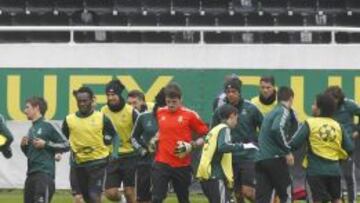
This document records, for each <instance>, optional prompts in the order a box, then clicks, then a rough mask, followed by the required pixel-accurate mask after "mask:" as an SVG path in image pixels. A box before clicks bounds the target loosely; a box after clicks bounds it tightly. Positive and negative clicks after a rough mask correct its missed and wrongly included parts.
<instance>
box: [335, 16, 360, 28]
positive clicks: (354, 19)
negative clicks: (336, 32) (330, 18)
mask: <svg viewBox="0 0 360 203" xmlns="http://www.w3.org/2000/svg"><path fill="white" fill-rule="evenodd" d="M335 25H336V26H356V27H359V26H360V14H357V13H353V14H352V15H348V14H347V13H343V14H339V15H336V17H335Z"/></svg>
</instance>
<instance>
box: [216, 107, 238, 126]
mask: <svg viewBox="0 0 360 203" xmlns="http://www.w3.org/2000/svg"><path fill="white" fill-rule="evenodd" d="M219 115H220V118H221V120H222V122H224V123H226V124H228V125H229V127H230V128H235V126H236V124H237V120H238V110H237V109H236V108H235V107H234V106H232V105H229V104H224V105H222V106H220V107H219Z"/></svg>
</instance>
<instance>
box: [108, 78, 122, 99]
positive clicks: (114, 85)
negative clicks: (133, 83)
mask: <svg viewBox="0 0 360 203" xmlns="http://www.w3.org/2000/svg"><path fill="white" fill-rule="evenodd" d="M124 89H125V86H124V85H123V84H122V83H121V82H120V80H118V79H114V80H111V81H110V82H109V83H108V84H107V85H106V87H105V92H106V93H110V92H111V93H115V94H117V95H118V96H119V97H121V93H122V91H123V90H124Z"/></svg>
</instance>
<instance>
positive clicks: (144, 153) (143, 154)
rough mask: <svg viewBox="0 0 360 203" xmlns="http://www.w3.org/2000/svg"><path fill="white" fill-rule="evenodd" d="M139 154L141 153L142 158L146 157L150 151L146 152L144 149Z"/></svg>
mask: <svg viewBox="0 0 360 203" xmlns="http://www.w3.org/2000/svg"><path fill="white" fill-rule="evenodd" d="M139 153H140V156H141V157H144V156H146V155H147V154H148V153H149V152H148V150H146V149H144V148H140V149H139Z"/></svg>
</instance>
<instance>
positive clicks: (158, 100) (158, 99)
mask: <svg viewBox="0 0 360 203" xmlns="http://www.w3.org/2000/svg"><path fill="white" fill-rule="evenodd" d="M163 106H166V101H165V88H161V90H160V91H159V93H157V95H156V96H155V105H154V108H153V113H154V115H156V111H157V109H158V108H159V107H163Z"/></svg>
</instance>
